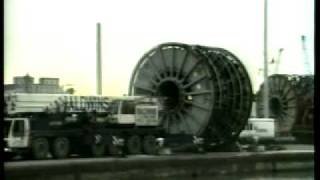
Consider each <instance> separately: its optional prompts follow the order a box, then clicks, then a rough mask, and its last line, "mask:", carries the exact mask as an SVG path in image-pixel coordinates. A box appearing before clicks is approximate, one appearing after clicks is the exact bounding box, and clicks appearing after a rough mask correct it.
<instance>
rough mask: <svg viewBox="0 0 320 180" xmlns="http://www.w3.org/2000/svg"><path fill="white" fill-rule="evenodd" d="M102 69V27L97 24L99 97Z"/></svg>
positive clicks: (100, 93)
mask: <svg viewBox="0 0 320 180" xmlns="http://www.w3.org/2000/svg"><path fill="white" fill-rule="evenodd" d="M101 69H102V67H101V27H100V23H97V69H96V72H97V88H96V90H97V95H102V70H101Z"/></svg>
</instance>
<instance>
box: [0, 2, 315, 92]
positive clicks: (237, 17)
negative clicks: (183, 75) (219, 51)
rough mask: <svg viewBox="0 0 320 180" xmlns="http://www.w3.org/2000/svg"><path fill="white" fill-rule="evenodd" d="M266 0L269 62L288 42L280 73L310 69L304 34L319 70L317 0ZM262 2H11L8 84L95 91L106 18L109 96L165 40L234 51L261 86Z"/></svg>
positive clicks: (124, 88) (6, 65)
mask: <svg viewBox="0 0 320 180" xmlns="http://www.w3.org/2000/svg"><path fill="white" fill-rule="evenodd" d="M268 2H269V50H268V52H269V57H270V60H271V58H272V57H277V56H278V50H279V48H283V49H284V51H283V53H282V57H281V62H280V64H279V73H294V74H305V73H306V72H307V67H306V66H305V65H304V63H305V61H304V56H303V52H302V43H301V35H305V36H306V38H307V41H306V45H307V50H308V51H307V52H308V56H307V57H308V62H309V65H310V67H309V68H310V69H311V71H312V72H313V69H314V56H313V54H314V46H313V45H314V1H313V0H269V1H268ZM263 5H264V1H263V0H188V1H185V0H184V1H183V0H161V1H160V0H158V1H152V0H135V1H132V0H114V1H111V0H110V1H106V0H100V1H99V0H27V1H26V0H5V9H4V13H5V22H4V23H5V24H4V30H5V31H4V35H5V43H4V50H5V51H4V52H5V54H4V55H5V56H4V78H5V84H7V83H12V81H13V77H14V76H23V75H25V74H27V73H29V74H30V75H31V76H33V77H35V78H36V79H38V78H39V77H58V78H60V84H61V85H65V84H73V87H74V88H75V89H76V94H82V95H92V94H95V92H96V90H95V88H96V85H95V83H96V80H95V78H96V73H95V63H96V49H95V48H96V34H95V33H96V23H97V22H100V23H101V24H102V58H103V67H102V69H103V95H122V94H126V93H127V89H128V85H129V79H130V77H131V73H132V71H133V68H134V66H135V65H136V63H137V62H138V60H139V59H140V58H141V57H142V55H143V54H144V53H145V52H147V51H148V50H150V49H151V48H152V47H154V46H156V45H158V44H160V43H164V42H182V43H190V44H200V45H206V46H213V47H221V48H225V49H227V50H229V51H231V52H232V53H234V54H235V55H236V56H237V57H238V58H240V60H241V61H242V62H243V64H244V65H245V66H246V68H247V70H248V72H249V74H250V77H251V80H252V82H253V85H254V90H257V89H258V87H259V85H260V83H261V82H262V80H263V73H262V72H259V69H261V68H263V60H264V59H263ZM273 68H274V66H272V65H271V66H269V69H270V71H269V72H270V73H273V72H274V69H273ZM36 82H37V81H36Z"/></svg>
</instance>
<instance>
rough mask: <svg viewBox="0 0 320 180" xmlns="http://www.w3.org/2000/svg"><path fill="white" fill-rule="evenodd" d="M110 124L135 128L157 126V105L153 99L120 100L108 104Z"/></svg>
mask: <svg viewBox="0 0 320 180" xmlns="http://www.w3.org/2000/svg"><path fill="white" fill-rule="evenodd" d="M110 112H111V117H112V120H113V121H112V122H113V123H116V124H123V125H125V124H132V125H135V126H158V125H159V124H160V122H159V105H158V104H157V102H156V101H155V100H154V99H150V98H149V99H140V100H139V99H137V98H135V99H132V98H127V99H125V98H120V99H115V100H113V101H112V102H111V103H110Z"/></svg>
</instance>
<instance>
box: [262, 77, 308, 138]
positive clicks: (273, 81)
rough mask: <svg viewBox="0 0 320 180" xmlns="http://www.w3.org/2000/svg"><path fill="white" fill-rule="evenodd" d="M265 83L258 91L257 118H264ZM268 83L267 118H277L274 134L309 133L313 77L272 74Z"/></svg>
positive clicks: (295, 134)
mask: <svg viewBox="0 0 320 180" xmlns="http://www.w3.org/2000/svg"><path fill="white" fill-rule="evenodd" d="M264 83H265V82H264ZM264 83H263V84H262V85H261V86H260V89H259V91H258V92H257V116H258V117H264V112H263V108H264V105H263V91H264V87H263V86H264ZM268 83H269V91H270V93H269V94H270V96H269V109H270V117H271V118H275V119H276V125H277V128H276V133H277V135H279V136H283V135H289V134H292V135H294V136H297V137H298V136H299V135H301V133H302V134H305V133H308V134H310V133H311V134H312V133H313V97H314V76H313V75H287V74H274V75H271V76H269V77H268Z"/></svg>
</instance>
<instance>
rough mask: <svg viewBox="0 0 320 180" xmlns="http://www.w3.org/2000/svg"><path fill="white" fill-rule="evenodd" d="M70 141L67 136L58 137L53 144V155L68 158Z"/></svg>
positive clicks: (58, 157)
mask: <svg viewBox="0 0 320 180" xmlns="http://www.w3.org/2000/svg"><path fill="white" fill-rule="evenodd" d="M69 150H70V142H69V140H68V139H67V138H65V137H59V138H56V139H55V140H54V141H53V144H52V156H53V157H54V158H57V159H62V158H66V157H67V156H68V155H69Z"/></svg>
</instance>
